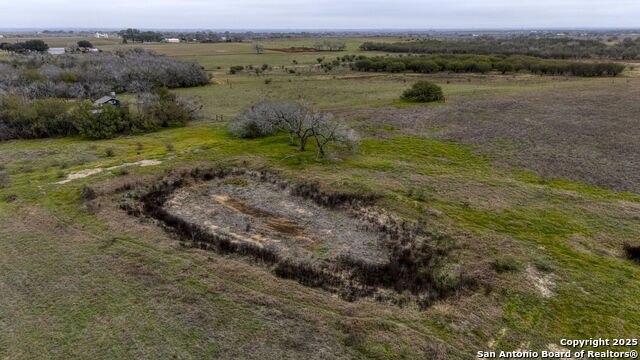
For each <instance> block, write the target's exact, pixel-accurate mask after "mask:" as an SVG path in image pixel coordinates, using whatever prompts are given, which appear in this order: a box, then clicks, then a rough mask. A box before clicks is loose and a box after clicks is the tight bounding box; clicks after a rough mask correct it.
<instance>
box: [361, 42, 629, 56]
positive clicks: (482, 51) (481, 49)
mask: <svg viewBox="0 0 640 360" xmlns="http://www.w3.org/2000/svg"><path fill="white" fill-rule="evenodd" d="M360 48H361V49H362V50H370V51H386V52H401V53H416V54H476V55H490V54H503V55H527V56H536V57H542V58H552V59H640V38H638V39H635V40H632V39H629V38H626V39H624V41H622V42H619V43H616V44H613V45H607V44H605V43H603V42H600V41H596V40H578V39H571V38H543V39H530V38H524V37H522V38H511V39H493V38H478V39H473V40H435V39H431V40H419V41H405V42H394V43H385V42H365V43H364V44H362V45H361V46H360Z"/></svg>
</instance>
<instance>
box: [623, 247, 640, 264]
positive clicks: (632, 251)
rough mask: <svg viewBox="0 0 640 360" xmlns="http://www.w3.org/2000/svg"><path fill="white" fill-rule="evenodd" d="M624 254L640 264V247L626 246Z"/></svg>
mask: <svg viewBox="0 0 640 360" xmlns="http://www.w3.org/2000/svg"><path fill="white" fill-rule="evenodd" d="M624 252H625V254H626V255H627V258H628V259H629V260H633V261H635V262H637V263H640V245H631V244H628V243H625V244H624Z"/></svg>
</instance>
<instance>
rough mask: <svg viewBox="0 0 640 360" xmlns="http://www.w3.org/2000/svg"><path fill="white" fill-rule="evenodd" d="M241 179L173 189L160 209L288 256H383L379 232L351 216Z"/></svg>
mask: <svg viewBox="0 0 640 360" xmlns="http://www.w3.org/2000/svg"><path fill="white" fill-rule="evenodd" d="M243 179H244V182H243V183H242V185H237V183H238V181H237V180H236V181H234V182H228V181H226V179H224V178H222V179H213V180H211V181H208V182H206V183H203V184H199V185H196V186H194V187H185V188H181V189H178V190H177V191H175V192H174V194H173V195H172V196H171V197H170V198H169V199H168V201H167V202H166V204H165V206H164V208H165V209H166V210H167V211H168V212H169V213H170V214H172V215H175V216H178V217H180V218H182V219H189V221H190V222H192V223H195V224H197V225H198V226H201V227H203V228H206V229H209V231H211V232H213V233H218V234H225V235H227V236H231V237H233V238H234V239H236V240H238V241H247V242H251V243H255V244H258V245H259V246H271V247H273V248H274V249H275V250H276V251H278V252H279V253H282V254H285V255H286V256H287V257H295V258H298V259H301V258H304V259H307V260H308V261H313V260H314V259H317V258H322V259H327V258H335V257H338V256H340V255H344V254H346V253H348V254H350V256H352V257H355V258H357V259H361V260H362V259H364V260H366V261H368V262H377V263H380V262H383V261H384V259H385V258H387V257H388V254H386V253H385V252H384V251H383V249H380V248H379V246H378V234H376V233H375V232H372V231H368V230H367V229H361V228H362V226H360V225H361V224H360V222H359V220H358V219H357V218H355V217H354V216H350V214H348V213H346V212H344V211H337V210H331V209H328V208H326V207H323V206H320V205H317V204H316V203H314V202H313V201H312V200H309V199H304V198H301V197H296V196H291V194H290V193H289V192H288V191H287V189H286V188H285V189H282V188H281V187H280V186H279V185H278V184H274V183H270V182H264V181H260V179H259V178H258V179H256V178H255V177H254V176H251V175H247V176H245V177H244V178H243Z"/></svg>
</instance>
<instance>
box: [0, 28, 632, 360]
mask: <svg viewBox="0 0 640 360" xmlns="http://www.w3.org/2000/svg"><path fill="white" fill-rule="evenodd" d="M362 40H363V39H348V40H347V42H348V51H346V52H340V53H331V54H329V53H321V54H322V55H320V56H327V57H330V56H334V55H335V56H338V55H341V54H347V53H358V50H357V49H356V46H355V45H356V44H358V43H359V42H360V41H362ZM312 42H313V40H309V42H307V41H306V40H291V41H288V40H287V41H279V42H274V43H273V44H270V43H268V42H266V41H265V42H264V43H263V44H264V45H265V47H267V48H271V47H274V48H275V47H287V46H288V45H289V46H307V45H309V44H312ZM109 46H113V47H116V46H119V45H115V44H114V45H107V44H105V45H104V47H105V49H108V48H109ZM144 47H146V48H152V49H154V50H156V51H158V52H160V53H164V54H167V55H170V56H177V57H179V58H181V59H190V60H194V61H197V62H199V63H200V64H202V65H203V66H204V67H205V68H206V69H207V70H209V71H210V72H211V73H212V75H213V79H214V80H220V81H219V82H216V83H213V82H212V84H210V85H207V86H203V87H197V88H189V89H177V90H174V91H175V92H176V93H177V94H180V95H185V96H191V97H196V98H198V99H199V100H200V101H201V102H202V104H203V106H204V108H203V115H204V116H203V118H202V119H201V120H198V121H195V122H192V123H191V124H190V125H189V126H187V127H183V128H170V129H165V130H162V131H158V132H155V133H150V134H144V135H135V136H122V137H118V138H115V139H110V140H98V141H89V140H86V139H82V138H64V139H43V140H20V141H9V142H4V143H0V166H1V167H0V172H1V173H2V174H4V175H3V176H2V177H0V239H1V241H0V293H2V294H3V295H2V296H0V358H36V357H40V358H42V354H43V353H44V354H45V355H44V357H45V358H51V359H62V358H84V359H91V358H139V359H155V358H165V357H174V358H180V359H201V358H228V359H235V358H242V357H244V358H262V359H265V358H266V359H269V358H273V359H280V358H291V359H299V358H309V359H328V358H331V359H332V358H349V359H351V358H355V359H370V358H374V359H425V358H427V359H468V358H471V357H473V356H474V354H475V352H476V351H477V350H483V349H486V350H490V349H504V350H509V349H510V350H514V349H518V348H521V347H522V346H523V344H526V346H527V347H528V348H531V349H535V350H544V349H553V348H557V346H558V341H559V339H561V338H570V337H573V338H588V337H589V336H592V335H593V334H598V336H602V337H605V338H606V337H610V338H612V337H632V336H635V335H637V334H638V333H640V315H639V314H638V312H637V299H638V297H640V283H639V282H638V281H637V279H638V278H639V277H640V267H639V266H638V264H637V263H634V262H633V261H631V260H629V259H627V257H626V255H625V250H624V244H625V243H630V244H636V243H637V239H638V238H640V221H639V220H640V218H639V217H638V216H639V215H638V214H639V213H640V192H639V191H638V187H637V186H638V178H637V174H638V172H637V171H638V168H639V166H640V163H639V158H638V156H639V154H638V152H637V149H636V148H635V147H634V146H633V145H634V144H637V143H638V134H637V131H635V130H634V129H637V128H638V121H639V120H638V117H637V104H636V103H635V100H636V99H637V96H638V94H637V89H638V87H640V84H639V83H638V81H639V80H638V77H637V75H636V74H637V70H633V71H627V72H625V73H623V74H622V76H621V77H619V78H604V79H603V78H574V77H550V76H534V75H529V74H515V75H514V74H508V75H500V74H494V73H491V74H487V75H479V74H447V73H438V74H432V75H417V74H388V73H354V72H351V71H350V70H349V69H346V68H341V69H336V70H333V71H332V72H329V73H325V72H324V71H322V70H320V69H318V68H317V67H315V66H314V64H316V63H317V61H316V60H315V58H317V57H318V56H319V54H318V53H309V54H300V53H281V52H270V51H267V52H265V53H264V54H255V53H254V52H252V51H251V44H249V43H247V44H244V43H243V44H150V45H144ZM294 59H295V60H296V61H297V62H298V66H297V67H296V68H297V70H296V73H295V74H291V73H289V72H285V71H284V70H283V69H278V68H274V69H272V70H267V71H266V72H265V73H263V74H261V75H260V76H257V75H256V74H255V73H254V74H252V73H250V72H239V73H238V74H235V75H231V74H229V73H228V67H229V66H231V65H249V64H253V65H261V64H263V63H267V64H269V65H271V66H280V67H281V66H285V67H287V68H294V67H295V65H296V64H293V60H294ZM218 66H220V69H218ZM265 79H272V81H271V82H270V83H269V84H267V83H265ZM417 79H429V80H432V81H434V82H435V83H437V84H438V85H441V86H442V88H443V90H444V93H445V96H446V102H445V104H437V105H436V104H428V105H415V104H408V103H405V102H401V101H399V100H398V98H399V95H400V94H401V92H402V91H403V90H404V89H406V88H407V87H409V86H410V85H411V84H412V82H414V81H415V80H417ZM124 98H125V99H126V98H130V95H126V96H124ZM267 99H276V100H294V101H303V102H306V103H308V104H309V105H310V106H312V107H314V108H316V109H321V110H328V111H332V112H335V113H336V114H338V115H340V116H343V117H344V118H345V119H347V121H348V122H349V124H350V125H351V126H352V127H353V128H355V129H356V130H357V131H358V132H359V133H360V134H361V136H362V138H363V139H362V143H361V145H360V147H359V149H358V150H357V151H356V152H355V153H352V152H348V151H346V150H342V149H333V151H332V153H331V156H330V157H329V158H326V159H320V158H318V157H317V155H316V154H315V152H314V151H313V150H314V146H313V144H311V145H310V149H311V150H310V151H307V152H303V153H298V152H296V151H295V149H294V148H293V147H291V146H290V145H289V144H288V139H287V137H286V136H285V135H276V136H272V137H266V138H259V139H238V138H235V137H234V136H232V135H231V134H230V133H229V131H228V130H227V123H228V122H229V121H231V120H233V119H234V118H235V117H236V116H237V115H238V114H239V113H240V111H242V110H243V109H244V108H245V107H247V106H250V105H251V104H253V103H255V102H257V101H260V100H267ZM216 115H223V118H222V119H221V118H220V117H217V116H216ZM142 160H157V161H158V162H157V163H155V162H154V164H157V165H154V166H146V167H138V166H128V167H118V168H113V169H112V170H101V171H99V172H95V173H94V174H93V175H90V176H87V177H83V178H78V179H76V180H73V181H70V182H68V183H65V184H56V183H58V182H60V181H61V180H64V179H67V178H68V176H69V175H70V174H75V173H78V172H80V171H86V170H95V169H107V168H110V167H114V166H118V165H122V164H125V163H136V162H139V161H142ZM223 167H224V168H226V167H240V168H248V169H252V170H258V171H259V170H267V171H269V172H271V173H276V174H278V178H280V179H285V180H289V181H292V182H302V181H304V182H312V183H315V184H317V185H318V186H319V187H320V188H322V189H324V190H332V191H343V192H358V193H366V194H376V195H377V200H376V203H375V206H376V207H377V208H378V209H380V210H381V211H383V212H388V213H390V214H393V215H394V216H395V217H398V218H400V219H402V220H404V221H407V222H408V223H411V224H420V226H423V227H424V230H426V231H427V232H428V233H429V234H430V236H431V237H430V238H431V239H432V242H430V245H433V246H434V247H435V248H436V249H438V250H439V251H441V253H442V254H446V256H444V257H443V259H441V260H442V261H438V262H437V264H435V265H437V266H435V265H434V266H433V267H432V268H429V269H428V270H429V271H430V272H432V274H433V279H434V281H436V282H437V284H438V286H440V287H442V288H447V287H449V288H455V289H459V290H458V291H457V292H455V293H454V294H451V296H447V297H446V298H442V299H440V300H438V301H435V302H434V303H433V304H430V306H428V307H426V308H425V309H421V308H420V307H419V306H417V304H416V303H415V302H412V301H407V299H409V298H410V297H411V296H412V294H411V293H407V294H402V293H395V294H394V295H393V296H394V299H393V301H387V302H385V301H378V300H376V299H375V298H374V297H363V298H359V299H357V300H356V299H353V301H347V300H345V299H344V297H340V296H337V295H335V294H334V293H331V292H328V291H325V290H322V289H321V288H318V287H313V286H306V285H305V284H304V282H301V281H296V279H285V278H283V277H282V276H277V274H274V273H273V272H271V271H270V269H269V268H268V267H267V266H266V265H265V264H260V263H255V262H251V261H247V260H246V259H244V258H242V257H241V256H236V255H234V254H221V253H219V252H215V251H207V250H202V249H197V248H194V247H191V246H190V245H189V239H187V238H185V237H183V236H180V235H179V234H176V233H173V232H167V231H165V230H164V229H163V228H162V227H161V226H159V224H158V223H156V222H154V221H152V220H150V219H147V218H140V217H134V216H130V215H128V214H127V213H126V212H125V211H123V210H122V209H121V206H120V205H121V204H122V202H123V201H125V200H127V199H130V197H129V196H136V191H138V190H139V189H146V190H148V189H147V187H149V186H153V185H156V184H161V181H162V180H163V179H164V180H167V181H169V180H171V179H175V178H176V177H177V176H179V174H182V173H184V172H189V171H192V170H193V169H194V168H198V169H201V168H223ZM594 174H598V175H597V176H596V175H594ZM607 177H610V178H611V180H607ZM225 185H226V186H227V187H228V189H227V188H225V189H227V192H226V193H223V195H233V194H236V193H238V194H241V195H242V194H249V195H246V196H245V197H246V198H247V199H249V198H250V197H251V196H253V195H252V194H255V193H258V192H262V193H264V194H267V193H268V194H271V195H273V193H274V192H275V190H274V191H271V190H269V192H266V191H265V190H260V189H259V188H254V189H253V190H251V191H249V190H243V189H245V188H244V187H243V185H246V184H245V183H243V182H242V181H241V179H240V180H237V179H236V180H234V181H230V182H229V183H227V184H225ZM123 189H128V190H126V191H129V192H132V194H131V195H127V194H128V193H127V192H126V191H125V190H123ZM140 191H142V190H140ZM216 194H218V193H214V194H213V195H216ZM205 195H207V196H208V195H211V194H209V193H207V192H206V191H205ZM218 195H219V194H218ZM187 198H188V200H189V201H186V202H184V203H178V204H176V205H175V206H176V207H175V208H176V209H183V210H184V209H190V210H189V211H192V210H191V209H193V208H195V206H196V205H197V206H201V205H202V206H208V207H206V209H207V210H206V211H213V210H210V209H214V210H215V209H216V206H222V205H224V204H223V203H224V202H225V200H227V203H228V199H227V198H220V201H218V202H214V201H211V202H209V203H207V202H206V201H204V202H203V201H202V199H201V198H199V197H187ZM194 199H195V200H194ZM245 200H246V199H245ZM192 205H193V206H192ZM231 205H234V206H235V207H233V206H231V208H232V209H235V210H238V209H239V208H242V209H244V210H246V208H243V207H242V206H239V205H238V204H237V203H235V204H231ZM267 205H269V202H268V201H265V200H264V199H261V200H255V201H254V203H253V206H255V207H259V206H263V207H264V206H267ZM305 206H306V207H305V208H304V209H307V207H308V208H311V207H312V206H311V205H305ZM228 210H229V208H228V207H227V208H226V210H225V211H228ZM276 210H277V209H271V210H270V211H276ZM263 211H264V209H263ZM323 211H324V210H323ZM327 211H328V210H327ZM184 212H185V213H187V212H188V211H186V210H184ZM254 214H255V212H254ZM257 214H258V215H259V214H261V213H259V212H258V213H257ZM227 215H228V216H229V217H230V218H231V217H232V215H233V216H238V215H237V214H227ZM285 215H287V216H289V217H294V216H295V214H292V213H286V214H285ZM212 216H213V215H212ZM323 216H324V217H323V218H320V219H315V221H324V219H326V218H330V217H331V216H340V214H338V215H336V213H326V214H324V213H323ZM264 219H265V218H264V217H263V218H262V220H260V221H264V224H263V225H264V226H266V225H265V224H267V223H268V221H270V220H273V219H272V218H270V217H266V219H267V220H264ZM207 220H208V219H205V218H202V219H199V221H201V223H202V224H205V221H207ZM343 221H344V220H343ZM260 224H262V223H260ZM312 225H314V224H313V223H312ZM322 225H325V224H324V223H323V224H322ZM314 226H315V225H314ZM238 229H239V230H243V229H244V230H243V231H246V227H240V228H238ZM238 229H236V230H238ZM321 245H322V246H318V247H312V246H311V247H308V249H307V250H308V251H309V252H310V253H311V254H313V255H314V256H317V257H319V258H323V257H325V256H330V255H332V254H334V253H337V252H338V250H340V249H338V248H337V247H335V248H333V247H331V246H332V244H330V243H322V244H321ZM334 245H335V246H338V245H340V244H339V243H336V244H334ZM423 271H424V270H423ZM468 276H471V277H472V278H473V279H474V280H475V283H474V284H473V286H462V284H463V283H464V281H465V279H467V277H468ZM398 304H400V305H402V306H398ZM51 334H55V336H51Z"/></svg>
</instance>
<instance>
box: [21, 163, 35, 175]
mask: <svg viewBox="0 0 640 360" xmlns="http://www.w3.org/2000/svg"><path fill="white" fill-rule="evenodd" d="M18 171H19V172H21V173H23V174H29V173H32V172H34V171H35V169H34V168H33V167H32V166H31V165H22V166H20V168H19V169H18Z"/></svg>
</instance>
